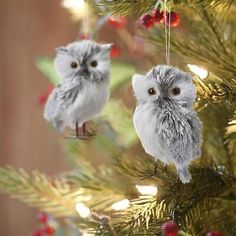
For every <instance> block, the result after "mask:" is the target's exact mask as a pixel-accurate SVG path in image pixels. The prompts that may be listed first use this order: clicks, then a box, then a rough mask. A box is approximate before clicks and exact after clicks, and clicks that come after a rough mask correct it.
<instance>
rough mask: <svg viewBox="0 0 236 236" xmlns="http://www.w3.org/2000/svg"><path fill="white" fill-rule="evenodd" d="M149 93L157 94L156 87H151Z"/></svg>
mask: <svg viewBox="0 0 236 236" xmlns="http://www.w3.org/2000/svg"><path fill="white" fill-rule="evenodd" d="M148 93H149V94H150V95H155V94H156V91H155V89H154V88H150V89H149V90H148Z"/></svg>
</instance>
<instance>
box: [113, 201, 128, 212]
mask: <svg viewBox="0 0 236 236" xmlns="http://www.w3.org/2000/svg"><path fill="white" fill-rule="evenodd" d="M129 203H130V201H129V200H128V199H123V200H121V201H118V202H115V203H113V204H112V206H111V208H112V209H114V210H115V211H120V210H124V209H126V208H128V207H129Z"/></svg>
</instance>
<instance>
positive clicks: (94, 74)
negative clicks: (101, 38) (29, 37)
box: [54, 40, 112, 81]
mask: <svg viewBox="0 0 236 236" xmlns="http://www.w3.org/2000/svg"><path fill="white" fill-rule="evenodd" d="M111 47H112V44H98V43H95V42H92V41H90V40H83V41H80V42H74V43H70V44H68V45H67V46H66V47H60V48H58V49H56V50H57V55H56V58H55V61H54V67H55V69H56V71H57V73H58V74H59V75H60V77H61V79H69V78H85V79H88V80H93V81H103V80H108V79H109V67H110V50H111Z"/></svg>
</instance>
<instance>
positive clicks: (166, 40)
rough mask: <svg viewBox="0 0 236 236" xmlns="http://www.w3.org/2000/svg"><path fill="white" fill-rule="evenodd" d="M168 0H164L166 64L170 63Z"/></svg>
mask: <svg viewBox="0 0 236 236" xmlns="http://www.w3.org/2000/svg"><path fill="white" fill-rule="evenodd" d="M166 15H167V0H164V17H165V18H164V26H165V56H166V64H167V65H169V62H168V32H167V19H166Z"/></svg>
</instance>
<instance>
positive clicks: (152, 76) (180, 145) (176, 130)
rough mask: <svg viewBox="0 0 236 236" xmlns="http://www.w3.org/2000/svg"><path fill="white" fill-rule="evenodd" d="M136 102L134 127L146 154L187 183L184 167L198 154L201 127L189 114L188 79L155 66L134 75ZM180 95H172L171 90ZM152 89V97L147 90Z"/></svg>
mask: <svg viewBox="0 0 236 236" xmlns="http://www.w3.org/2000/svg"><path fill="white" fill-rule="evenodd" d="M132 82H133V88H134V91H135V95H136V98H137V107H136V109H135V113H134V118H133V121H134V127H135V129H136V131H137V134H138V136H139V138H140V140H141V143H142V145H143V147H144V149H145V151H146V153H148V154H150V155H151V156H153V157H154V158H155V160H161V161H162V162H163V163H165V164H171V163H173V164H174V165H175V166H176V169H177V173H178V174H179V177H180V179H181V181H182V182H183V183H187V182H189V181H190V180H191V175H190V173H189V171H188V166H189V164H190V163H191V161H192V160H194V159H196V158H197V157H199V156H200V154H201V148H200V146H201V128H202V123H201V121H200V120H199V119H198V117H197V114H196V112H195V111H194V110H193V103H194V100H195V88H194V86H193V84H192V79H191V77H190V76H189V75H188V74H187V73H184V72H181V71H180V70H178V69H176V68H173V67H169V66H157V67H155V68H153V69H152V70H151V71H150V72H149V73H148V74H147V75H146V76H142V75H134V77H133V81H132ZM176 87H178V88H179V89H180V91H181V92H180V94H178V95H173V94H172V91H173V89H174V88H176ZM151 88H153V89H154V90H155V94H153V95H150V94H149V93H148V90H149V89H151Z"/></svg>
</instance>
